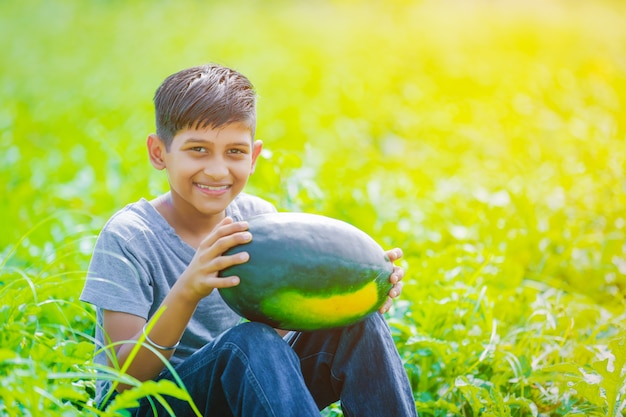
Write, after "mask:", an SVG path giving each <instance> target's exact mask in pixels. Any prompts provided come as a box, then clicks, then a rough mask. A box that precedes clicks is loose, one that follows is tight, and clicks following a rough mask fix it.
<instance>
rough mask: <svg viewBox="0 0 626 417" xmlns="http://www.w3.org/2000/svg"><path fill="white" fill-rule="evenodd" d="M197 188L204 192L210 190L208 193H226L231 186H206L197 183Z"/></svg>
mask: <svg viewBox="0 0 626 417" xmlns="http://www.w3.org/2000/svg"><path fill="white" fill-rule="evenodd" d="M196 186H197V187H198V188H201V189H203V190H208V191H224V190H227V189H228V188H230V185H206V184H199V183H196Z"/></svg>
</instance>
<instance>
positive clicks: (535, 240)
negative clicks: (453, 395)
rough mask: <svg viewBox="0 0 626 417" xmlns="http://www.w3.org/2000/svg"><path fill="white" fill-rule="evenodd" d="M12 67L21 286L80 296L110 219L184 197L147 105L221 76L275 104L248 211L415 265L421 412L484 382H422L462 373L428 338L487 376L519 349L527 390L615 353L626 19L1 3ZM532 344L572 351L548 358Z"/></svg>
mask: <svg viewBox="0 0 626 417" xmlns="http://www.w3.org/2000/svg"><path fill="white" fill-rule="evenodd" d="M0 51H2V59H1V60H0V97H1V99H0V184H1V187H2V193H1V194H0V230H1V231H2V233H0V257H2V259H3V260H2V261H1V262H2V263H1V264H0V265H3V266H4V267H10V268H17V269H18V270H19V271H21V272H22V275H23V274H26V273H31V272H32V271H36V273H37V276H39V277H41V276H45V275H46V274H45V273H43V272H42V271H52V270H55V271H57V273H58V274H62V273H63V271H67V270H73V271H75V272H77V275H80V273H81V272H80V271H83V270H84V268H85V267H86V263H87V262H88V259H89V253H90V251H91V248H92V245H93V242H94V238H95V235H96V234H97V232H98V230H99V229H100V228H101V227H102V225H103V223H104V221H106V219H107V218H108V217H109V216H110V215H111V214H113V213H114V212H115V211H116V210H117V209H119V208H121V207H123V206H124V205H125V204H128V203H130V202H133V201H135V200H137V199H139V198H140V197H146V198H151V197H154V196H156V195H158V194H160V193H162V192H164V191H166V190H167V182H166V178H165V176H164V174H163V173H162V172H157V171H155V170H153V169H152V168H151V166H150V165H149V163H148V160H147V157H146V152H145V139H146V137H147V135H148V134H149V133H151V132H153V131H154V121H153V108H152V97H153V94H154V91H155V90H156V88H157V87H158V85H159V84H160V83H161V81H162V80H163V79H164V78H165V77H166V76H168V75H170V74H171V73H173V72H176V71H178V70H180V69H182V68H185V67H188V66H192V65H197V64H202V63H207V62H217V63H221V64H224V65H227V66H231V67H233V68H235V69H237V70H239V71H240V72H242V73H244V74H245V75H247V76H248V77H249V78H250V79H251V81H252V82H253V84H254V85H255V86H256V89H257V92H258V95H259V100H258V128H257V137H258V138H259V139H262V140H263V141H264V144H265V145H264V146H265V151H264V152H263V154H262V160H261V161H260V162H259V165H258V169H257V172H256V173H255V174H254V176H253V177H252V179H251V182H250V184H249V187H248V190H247V191H248V192H251V193H257V194H259V195H261V196H263V197H265V198H267V199H269V200H270V201H272V202H273V203H275V204H276V205H277V206H278V207H279V209H280V210H297V211H308V212H315V213H320V214H325V215H327V216H331V217H337V218H341V219H343V220H346V221H349V222H351V223H353V224H355V225H356V226H358V227H360V228H362V229H363V230H365V231H366V232H368V233H370V234H371V235H372V236H374V237H375V238H376V239H377V240H378V241H379V242H381V244H382V245H383V246H385V247H392V246H400V247H402V248H403V249H404V251H405V254H406V255H405V258H404V265H405V267H406V269H407V278H406V281H407V287H406V289H405V292H404V294H403V300H401V301H399V302H398V303H396V310H395V312H393V314H392V317H391V321H392V322H393V321H394V320H396V321H397V323H396V326H397V329H398V330H397V332H398V333H397V335H398V340H399V342H398V343H399V346H400V348H401V349H402V352H404V353H403V354H405V355H406V358H407V363H408V365H407V366H408V367H409V368H411V369H412V371H411V372H412V378H413V382H414V388H415V392H416V393H417V392H421V393H427V392H429V393H430V394H428V395H426V394H419V395H421V397H419V395H418V397H419V398H421V399H422V400H423V401H424V404H426V403H427V402H428V401H435V399H436V398H438V397H437V396H440V395H443V394H442V392H446V391H445V390H443V391H442V389H441V386H440V385H437V384H438V383H439V382H437V383H435V382H433V381H442V380H445V378H449V380H447V381H448V382H447V383H449V384H451V385H450V386H453V385H454V380H455V379H454V378H456V377H457V376H458V375H460V374H463V375H466V373H465V372H467V373H470V374H471V373H472V372H475V371H476V372H478V368H479V367H474V366H473V365H468V367H467V368H466V369H465V368H464V370H462V371H459V370H458V369H457V370H453V369H450V368H446V369H444V367H442V366H440V367H439V368H437V369H438V370H432V369H431V370H430V371H428V372H427V371H426V368H425V366H429V367H431V366H432V364H434V363H435V364H440V365H441V364H443V363H449V360H450V357H449V356H446V355H447V354H444V353H443V351H442V350H437V349H436V348H435V347H433V346H434V345H433V344H431V345H428V344H427V343H426V342H424V340H426V339H424V338H422V339H420V338H419V337H422V336H424V337H425V335H427V336H428V337H429V338H432V339H429V340H439V341H448V342H449V341H455V342H456V343H457V344H459V343H460V346H468V343H469V346H473V347H474V348H473V349H474V350H467V352H465V356H463V360H465V359H467V360H468V361H470V358H472V357H473V358H475V357H477V356H480V357H481V358H482V359H483V360H484V357H482V355H481V352H488V353H489V352H491V351H489V349H487V351H485V346H495V345H494V343H496V342H497V340H501V341H504V340H506V339H507V336H506V335H508V336H510V338H509V340H508V342H507V343H510V345H507V346H509V347H508V348H507V349H509V352H508V353H507V354H506V355H504V356H503V357H506V358H508V359H507V360H509V361H510V360H511V350H514V352H515V353H514V355H513V356H514V357H516V359H515V361H514V362H515V363H516V364H517V365H516V366H513V368H512V369H513V370H514V371H515V372H514V373H516V376H515V377H516V378H518V379H519V378H521V376H520V375H526V377H528V375H529V374H530V373H532V372H535V371H536V370H537V369H539V368H540V367H541V366H542V364H543V365H545V364H546V363H560V362H562V361H563V358H564V357H565V356H567V358H566V359H567V360H574V359H573V358H576V360H578V361H580V362H582V363H590V362H592V361H593V358H595V357H596V356H594V355H596V353H597V351H595V350H593V349H591V350H585V348H583V347H582V346H583V345H584V344H586V343H590V344H592V345H593V344H602V343H603V342H602V340H604V339H602V338H603V337H608V336H612V335H615V334H618V333H620V332H621V326H622V324H621V323H623V322H624V321H623V320H622V319H623V304H624V303H623V300H624V290H625V287H626V239H625V230H626V229H625V228H626V165H625V160H626V145H625V143H626V141H625V139H626V111H625V109H626V3H624V2H623V1H618V0H613V1H611V0H595V1H585V0H577V1H576V0H570V1H566V0H562V1H559V0H545V1H523V2H522V1H513V0H508V1H506V0H491V1H489V0H466V1H461V0H456V1H455V0H443V1H428V0H422V1H419V0H414V1H409V0H387V1H382V0H380V1H379V0H371V1H358V0H321V1H287V0H270V1H254V0H242V1H230V2H227V1H193V0H185V1H166V0H153V1H144V0H138V1H133V2H123V1H116V0H98V1H88V2H86V1H72V0H64V1H54V2H44V1H35V0H25V1H20V2H17V1H3V2H1V3H0ZM10 279H11V278H10V277H9V275H5V276H4V278H2V279H1V280H0V281H2V282H0V285H2V284H6V283H7V282H9V281H10ZM72 282H73V284H71V285H69V286H68V287H65V288H64V289H63V291H64V297H67V298H68V299H75V297H76V294H77V292H78V291H79V290H80V288H81V281H80V279H78V278H77V279H76V280H75V281H72ZM0 288H2V287H1V286H0ZM459 300H470V301H471V302H470V303H469V304H467V305H465V304H463V303H462V302H461V301H459ZM470 306H471V307H470ZM468 312H469V313H471V314H470V316H471V317H470V316H467V314H469V313H468ZM468 317H470V318H468ZM494 320H495V321H494ZM496 322H497V323H499V324H498V326H496V327H497V328H496V327H494V326H495V323H496ZM88 325H89V324H88V323H86V324H85V326H88ZM455 326H456V327H455ZM459 326H461V327H459ZM598 326H599V327H598ZM477 329H479V330H477ZM520 329H523V330H520ZM541 329H543V330H541ZM494 332H495V333H496V334H497V335H498V337H499V338H496V339H497V340H496V339H494V337H493V335H494ZM525 332H527V333H528V334H530V333H533V332H535V333H533V334H535V335H540V336H541V337H544V336H545V335H546V334H547V333H549V334H550V335H551V337H552V336H554V337H555V338H556V337H558V338H559V339H558V340H556V339H550V340H551V341H552V342H554V343H553V344H552V345H551V346H552V347H553V348H550V349H547V350H546V349H544V348H545V346H544V347H543V348H541V347H539V345H540V344H541V343H539V345H537V346H538V347H537V351H536V353H537V355H536V356H533V355H532V352H534V350H533V349H534V348H533V349H531V350H530V352H528V351H526V352H524V349H527V348H528V345H524V344H523V343H522V344H520V343H519V339H518V336H519V334H521V333H524V334H526V333H525ZM546 332H547V333H546ZM516 335H517V336H516ZM563 335H566V336H563ZM418 336H419V337H418ZM411 337H413V339H410V338H411ZM416 337H417V339H416ZM538 337H539V336H538ZM407 338H409V339H410V340H412V342H411V343H413V344H408V345H406V346H405V345H404V344H402V343H404V342H401V340H404V341H405V342H406V340H407ZM420 340H421V342H420ZM467 340H469V341H471V343H470V342H468V343H465V344H464V342H463V343H461V342H462V341H467ZM542 341H545V340H544V339H542ZM570 342H571V343H573V346H574V347H571V346H570V347H571V349H569V350H568V349H566V348H565V347H567V346H569V345H568V343H570ZM420 343H422V344H420ZM511 346H517V347H516V348H515V349H514V348H511ZM452 349H453V350H455V351H459V350H461V351H462V350H463V349H462V348H460V347H459V346H453V348H452ZM468 349H469V348H468ZM542 349H544V350H543V353H542V352H540V351H541V350H542ZM546 352H548V353H546ZM448 353H449V352H448ZM491 353H493V352H491ZM544 353H545V354H544ZM413 355H417V356H413ZM486 355H487V354H486ZM490 355H491V354H490ZM524 355H528V357H527V358H525V359H524V357H525V356H524ZM492 356H493V355H492ZM496 356H497V355H496ZM416 358H417V359H416ZM425 358H428V361H429V362H428V364H425V362H424V360H425ZM537 358H541V359H537ZM418 359H419V360H418ZM457 359H458V358H457ZM496 359H497V358H496ZM501 359H502V358H501ZM463 360H459V362H463ZM494 360H495V359H494ZM503 360H504V359H503ZM468 363H469V362H468ZM494 363H495V362H494ZM509 363H511V362H509ZM420 364H421V365H420ZM492 365H493V364H492ZM433 369H434V368H433ZM495 369H498V368H497V366H495V365H493V368H492V371H493V370H495ZM509 370H510V369H509ZM446 372H449V374H447V373H446ZM455 372H460V373H455ZM481 372H482V371H481ZM518 374H519V375H518ZM481 375H482V377H483V378H484V379H487V380H488V379H489V376H485V375H487V374H484V375H483V374H481ZM437 378H441V379H440V380H438V379H437ZM427 380H429V381H430V382H428V381H427ZM449 381H452V382H449ZM442 384H443V383H442ZM444 385H445V384H444ZM446 386H448V385H446ZM522 391H523V390H522ZM544 394H545V396H546V397H549V396H550V395H551V394H550V395H549V393H548V391H545V392H544ZM416 395H417V394H416ZM542 395H543V394H542ZM554 395H555V398H553V399H551V400H546V401H547V402H550V401H553V403H554V404H556V403H558V402H559V401H562V400H563V397H562V395H564V394H563V391H561V392H559V393H558V394H554ZM544 400H545V398H544ZM555 407H556V406H555ZM559 415H565V413H561V414H559Z"/></svg>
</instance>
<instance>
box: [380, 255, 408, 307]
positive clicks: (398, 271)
mask: <svg viewBox="0 0 626 417" xmlns="http://www.w3.org/2000/svg"><path fill="white" fill-rule="evenodd" d="M385 253H386V254H387V256H388V257H389V260H390V261H391V262H395V261H397V260H398V259H400V258H402V255H403V253H402V249H400V248H395V249H391V250H388V251H387V252H385ZM402 278H404V269H403V268H402V267H400V266H397V265H394V267H393V272H392V273H391V275H390V276H389V282H391V283H392V284H393V287H391V289H390V290H389V296H388V297H387V301H385V304H383V306H382V307H381V308H380V309H379V310H378V311H379V312H380V313H381V314H382V313H386V312H387V311H389V309H390V308H391V305H392V304H393V299H394V298H396V297H398V296H399V295H400V294H401V293H402V285H403V283H402Z"/></svg>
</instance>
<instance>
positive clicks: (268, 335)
mask: <svg viewBox="0 0 626 417" xmlns="http://www.w3.org/2000/svg"><path fill="white" fill-rule="evenodd" d="M229 345H230V346H236V347H237V348H238V349H239V350H241V351H243V352H245V353H246V354H250V355H256V354H263V353H264V352H265V353H266V352H268V350H276V349H278V350H285V349H287V350H290V348H289V345H287V344H286V343H285V342H284V340H283V339H282V337H280V335H279V334H278V333H277V332H276V330H274V329H273V328H272V327H270V326H268V325H267V324H263V323H257V322H248V323H242V324H240V325H238V326H235V327H233V328H232V329H230V330H228V331H227V332H226V333H224V334H223V335H222V336H221V337H220V340H219V342H218V346H219V347H221V348H224V347H227V346H229Z"/></svg>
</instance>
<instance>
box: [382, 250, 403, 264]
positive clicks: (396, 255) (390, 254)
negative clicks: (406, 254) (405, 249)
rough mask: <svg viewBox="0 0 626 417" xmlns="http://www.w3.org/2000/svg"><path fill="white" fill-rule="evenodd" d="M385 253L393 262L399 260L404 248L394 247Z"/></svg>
mask: <svg viewBox="0 0 626 417" xmlns="http://www.w3.org/2000/svg"><path fill="white" fill-rule="evenodd" d="M385 254H386V255H387V257H388V258H389V260H390V261H391V262H395V261H397V260H398V259H400V258H402V255H403V253H402V249H400V248H393V249H391V250H388V251H387V252H385Z"/></svg>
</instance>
